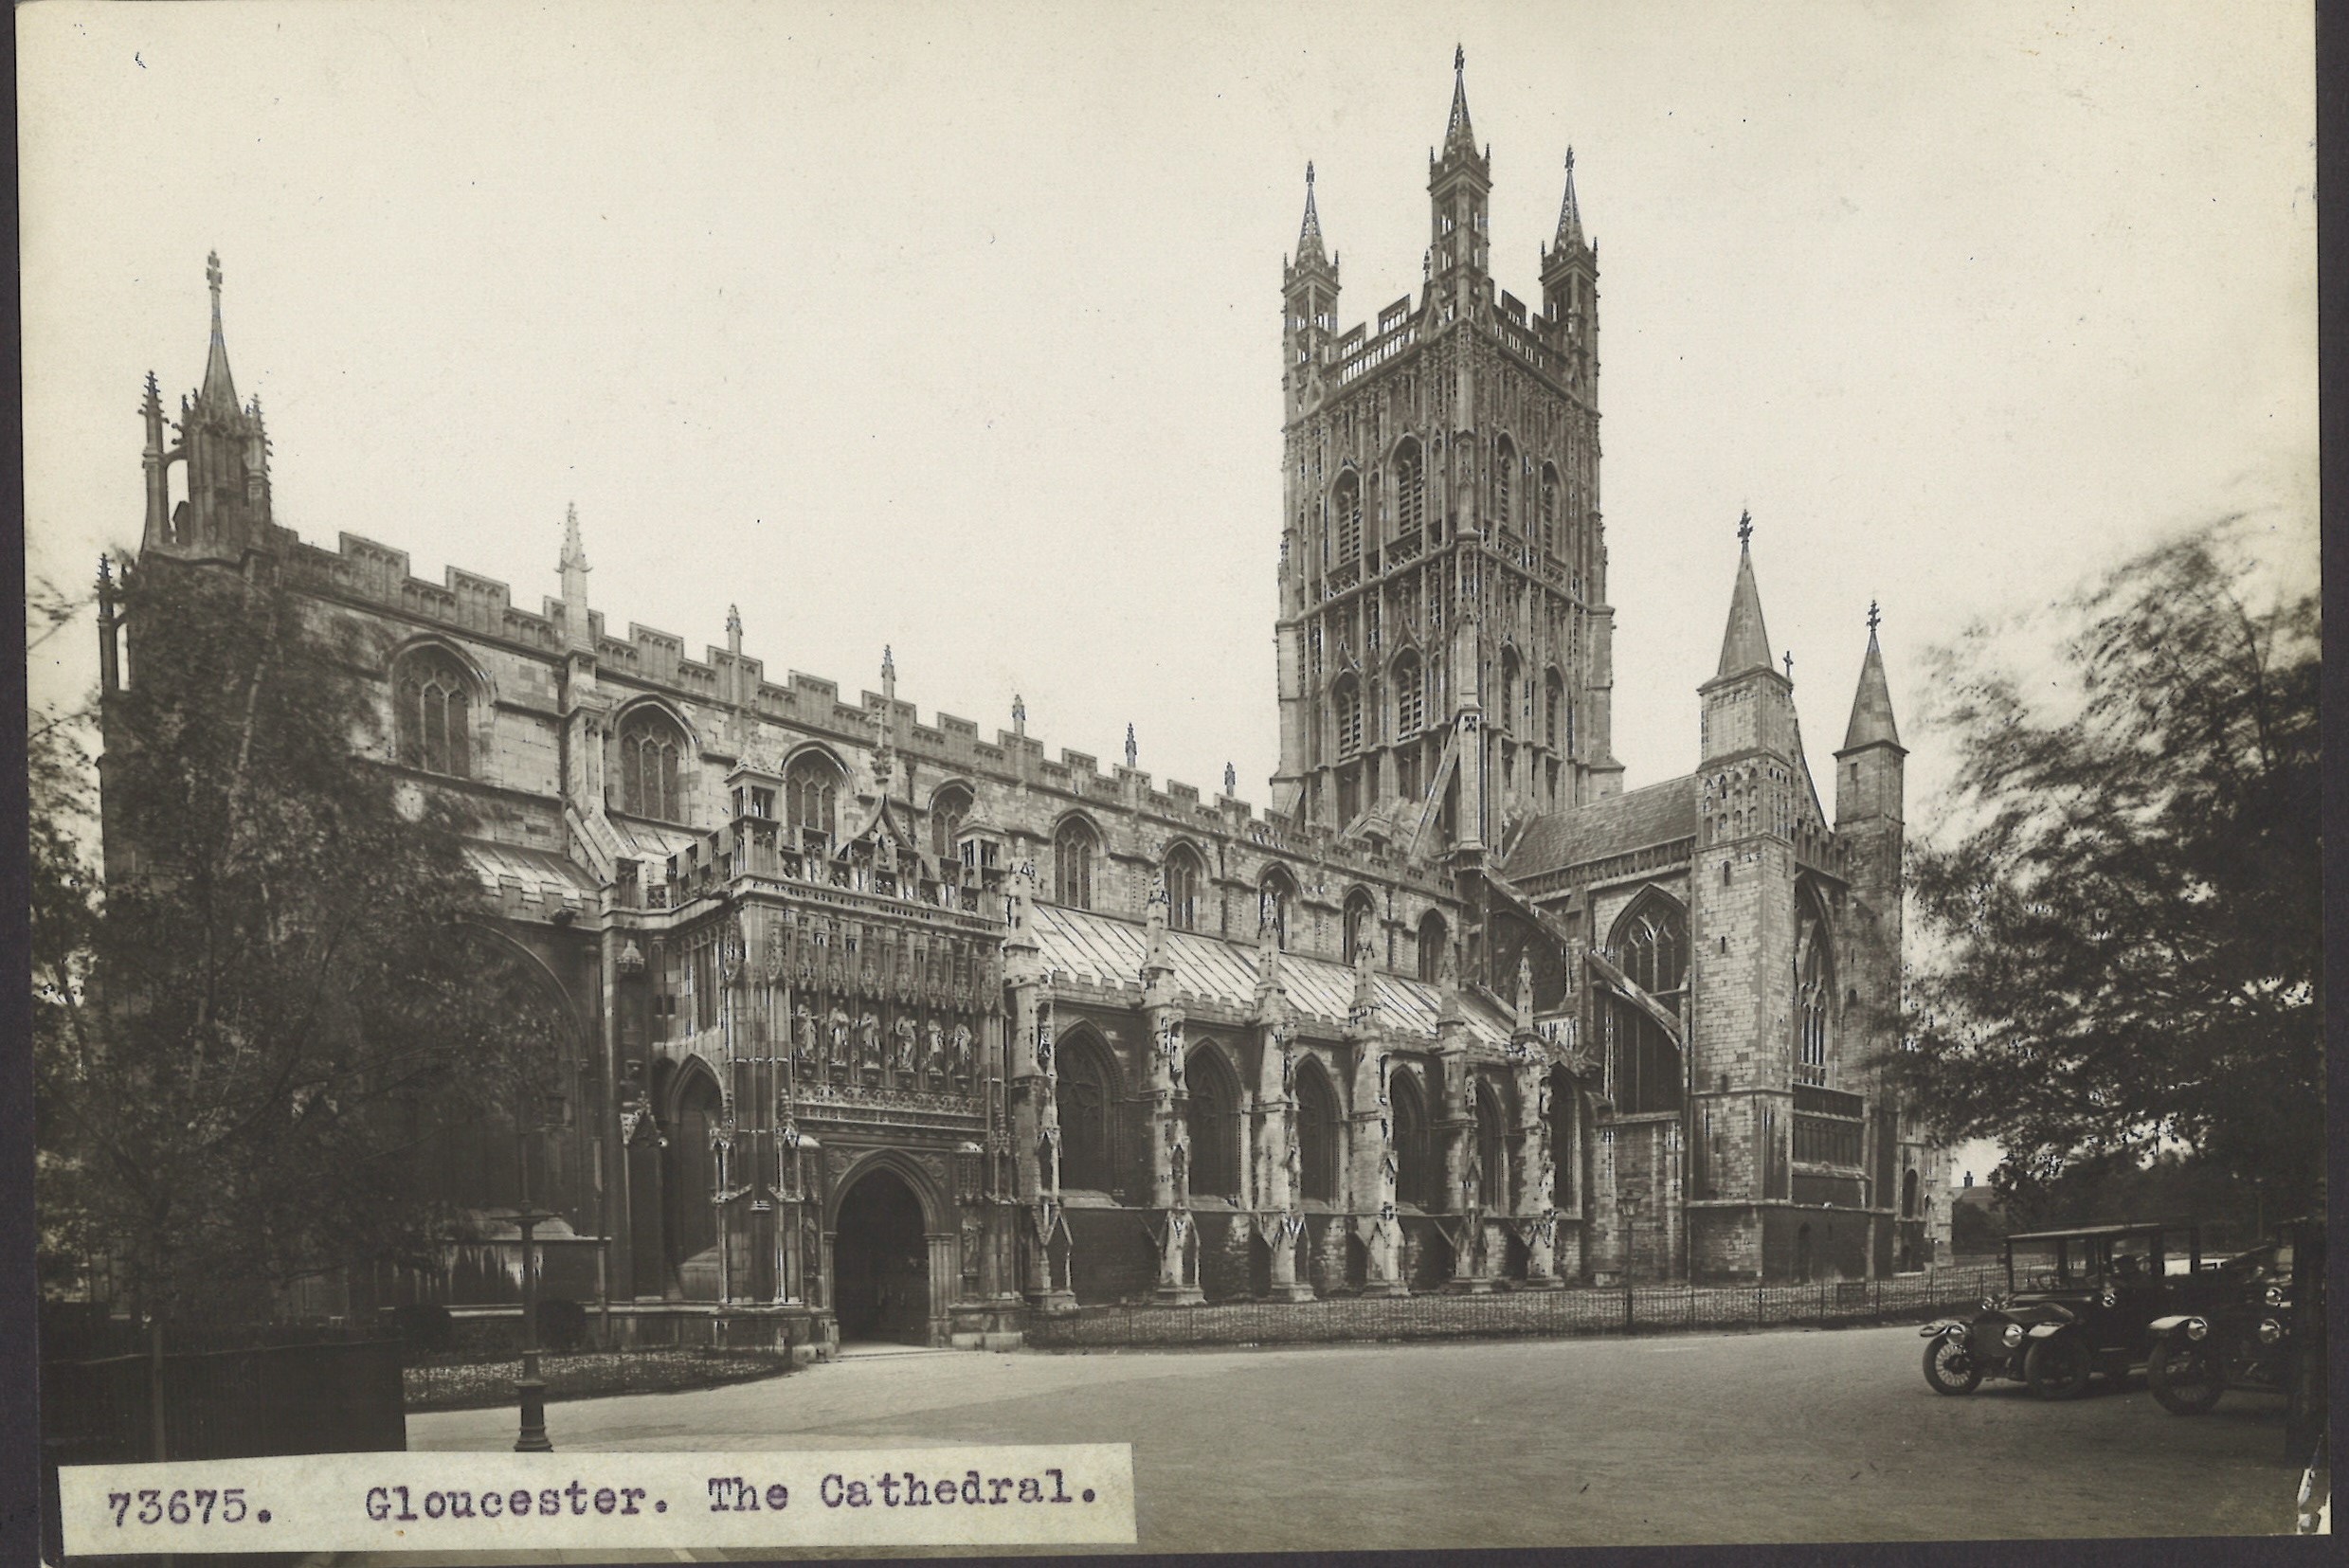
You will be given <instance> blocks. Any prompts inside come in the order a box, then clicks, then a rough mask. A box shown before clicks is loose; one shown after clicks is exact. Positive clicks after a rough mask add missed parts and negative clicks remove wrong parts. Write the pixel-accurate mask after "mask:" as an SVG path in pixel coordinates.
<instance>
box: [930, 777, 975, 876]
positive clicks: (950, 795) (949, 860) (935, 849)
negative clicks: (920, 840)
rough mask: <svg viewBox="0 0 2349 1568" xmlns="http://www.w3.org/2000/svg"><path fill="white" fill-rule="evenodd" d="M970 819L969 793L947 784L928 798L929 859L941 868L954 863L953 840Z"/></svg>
mask: <svg viewBox="0 0 2349 1568" xmlns="http://www.w3.org/2000/svg"><path fill="white" fill-rule="evenodd" d="M969 818H970V791H969V790H967V789H965V788H964V787H963V786H962V785H961V784H949V785H947V786H946V787H945V788H944V789H941V790H940V791H938V793H937V794H935V795H932V796H931V798H930V857H931V859H932V860H934V861H936V862H937V863H938V865H939V866H940V867H941V868H944V867H946V866H949V865H952V864H953V863H954V856H955V847H954V840H955V838H956V836H957V835H959V834H960V833H961V832H962V831H963V823H964V822H966V821H967V820H969Z"/></svg>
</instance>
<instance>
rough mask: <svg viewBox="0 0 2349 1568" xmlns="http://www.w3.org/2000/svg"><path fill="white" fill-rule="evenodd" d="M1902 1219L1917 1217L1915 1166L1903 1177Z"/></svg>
mask: <svg viewBox="0 0 2349 1568" xmlns="http://www.w3.org/2000/svg"><path fill="white" fill-rule="evenodd" d="M1901 1217H1902V1218H1903V1219H1914V1218H1916V1217H1917V1170H1916V1167H1915V1166H1913V1165H1912V1166H1910V1167H1909V1168H1908V1170H1907V1171H1906V1173H1905V1174H1904V1175H1903V1176H1902V1177H1901Z"/></svg>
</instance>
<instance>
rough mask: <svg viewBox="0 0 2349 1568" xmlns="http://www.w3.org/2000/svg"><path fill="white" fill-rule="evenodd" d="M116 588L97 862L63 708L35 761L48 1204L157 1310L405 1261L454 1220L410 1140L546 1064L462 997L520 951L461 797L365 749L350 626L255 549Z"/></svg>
mask: <svg viewBox="0 0 2349 1568" xmlns="http://www.w3.org/2000/svg"><path fill="white" fill-rule="evenodd" d="M120 601H121V606H122V613H123V621H124V623H125V626H126V628H127V630H128V633H129V645H130V650H131V658H130V677H131V678H130V679H129V680H128V682H127V683H126V684H125V685H124V686H123V688H122V689H121V690H120V691H118V692H117V693H115V694H111V695H110V696H108V697H107V698H106V700H105V703H104V709H103V724H102V738H103V744H104V748H105V756H104V762H103V764H102V768H101V771H100V773H99V778H100V781H101V784H100V787H101V791H102V797H103V817H104V846H105V862H106V874H105V875H104V877H103V878H102V879H100V878H97V877H93V876H92V875H91V874H90V873H89V870H88V866H87V859H88V852H87V848H86V845H87V841H88V837H89V835H88V832H87V821H88V813H89V805H90V796H89V788H88V780H89V770H88V763H87V757H86V754H85V753H84V752H82V751H81V749H80V748H77V746H76V745H75V740H74V735H73V732H72V730H71V728H70V727H69V726H65V725H56V726H52V727H51V728H50V730H48V731H47V732H46V734H45V737H43V738H40V739H37V740H36V744H35V747H34V755H33V761H32V768H31V782H32V784H33V834H32V839H33V861H34V874H33V889H32V892H33V911H32V913H33V921H32V925H33V933H34V936H33V959H34V965H35V993H36V997H35V1000H36V1031H35V1042H34V1045H35V1056H34V1059H35V1074H36V1077H35V1091H36V1092H35V1105H36V1119H37V1127H38V1133H37V1136H38V1139H39V1145H40V1151H41V1162H40V1165H39V1172H40V1175H39V1199H40V1203H41V1210H42V1216H43V1221H44V1225H45V1228H46V1231H47V1233H48V1235H49V1236H50V1238H51V1241H52V1244H53V1245H56V1246H63V1247H70V1248H72V1249H74V1250H76V1251H78V1252H79V1253H81V1254H82V1255H85V1256H86V1255H98V1256H102V1257H105V1258H106V1259H108V1260H109V1262H110V1264H111V1265H112V1266H113V1267H114V1269H115V1270H116V1271H117V1274H118V1275H120V1276H123V1277H127V1279H128V1281H129V1282H130V1283H131V1284H132V1285H133V1287H134V1288H135V1289H136V1293H137V1296H138V1299H139V1300H140V1302H141V1303H142V1304H143V1305H144V1306H145V1307H146V1308H147V1309H148V1310H150V1311H151V1312H154V1313H155V1314H157V1315H158V1316H159V1317H162V1318H188V1317H197V1316H221V1315H225V1314H242V1313H249V1312H252V1311H254V1310H256V1309H260V1308H262V1307H265V1304H266V1301H267V1290H268V1288H269V1287H271V1286H273V1285H276V1284H279V1283H281V1282H283V1281H285V1280H288V1279H290V1278H292V1277H294V1276H296V1275H298V1274H301V1273H305V1272H310V1271H317V1270H322V1269H332V1268H334V1267H337V1266H348V1265H353V1264H364V1263H368V1262H371V1261H374V1260H377V1259H381V1258H386V1257H389V1258H395V1259H410V1260H419V1259H421V1258H423V1257H424V1256H425V1250H426V1249H427V1247H428V1246H429V1244H430V1243H431V1241H432V1240H433V1239H434V1238H435V1236H436V1235H439V1234H441V1232H442V1229H443V1221H444V1220H445V1215H444V1214H443V1212H442V1211H441V1209H440V1206H439V1203H438V1199H439V1197H440V1195H439V1193H438V1192H437V1191H436V1185H435V1183H434V1182H433V1181H432V1180H431V1173H430V1171H429V1168H428V1166H429V1162H427V1161H425V1160H422V1159H419V1158H417V1153H418V1149H419V1146H420V1144H421V1142H422V1141H423V1140H424V1139H425V1137H427V1136H428V1135H429V1130H430V1129H431V1128H432V1127H434V1126H440V1125H443V1124H444V1123H446V1122H447V1121H448V1120H450V1119H451V1118H457V1117H465V1116H468V1115H471V1116H475V1117H478V1116H479V1105H478V1103H475V1102H478V1100H479V1098H480V1097H481V1090H480V1088H479V1086H480V1085H482V1084H484V1083H492V1084H504V1083H507V1082H510V1081H511V1080H513V1079H514V1078H515V1076H516V1075H521V1076H524V1077H529V1076H531V1075H533V1074H537V1075H540V1076H544V1075H546V1074H548V1073H549V1072H551V1069H552V1066H553V1064H552V1061H551V1053H550V1052H549V1050H548V1045H549V1042H548V1040H547V1038H546V1031H545V1029H544V1026H543V1020H542V1019H540V1018H535V1017H533V1016H532V1015H531V1014H530V1013H529V1011H528V1010H527V1009H522V1010H517V1009H514V1008H510V1007H505V1006H497V1005H485V1004H484V1003H485V1002H487V1001H488V1000H489V999H491V998H492V997H493V996H495V995H496V994H497V992H498V990H499V989H500V988H501V987H502V986H503V985H504V984H505V983H506V979H505V972H506V970H507V969H508V968H510V967H511V965H510V964H509V963H508V961H507V960H506V959H505V958H504V957H503V955H502V954H501V953H500V952H499V951H498V950H497V943H496V941H495V940H494V939H492V938H490V937H489V936H488V934H487V933H486V931H485V929H484V928H482V927H480V926H479V925H478V924H476V923H475V921H474V916H475V912H476V910H478V908H479V883H478V881H477V880H476V878H475V875H474V874H473V873H472V871H471V870H470V869H469V867H468V865H467V863H466V860H465V857H464V855H463V851H462V843H461V840H462V838H463V835H464V833H465V832H466V831H467V829H468V828H469V827H470V826H471V822H470V819H469V817H468V815H467V813H466V811H465V810H464V809H463V808H462V807H461V805H459V804H457V803H454V802H451V801H449V800H446V799H441V798H424V799H410V800H408V801H407V802H402V801H401V800H400V799H399V797H398V795H397V793H396V792H395V781H394V780H393V778H392V777H391V776H390V775H389V774H388V772H387V771H386V770H385V769H384V768H383V767H381V766H379V765H378V764H377V763H375V762H373V761H371V760H370V755H371V754H373V753H374V752H375V751H376V749H377V748H375V746H374V742H375V740H376V734H377V726H378V722H379V721H378V719H377V715H376V712H375V708H374V704H373V702H372V701H371V700H370V694H368V692H367V691H366V689H365V687H364V686H363V685H362V683H361V682H360V681H358V680H357V679H356V678H354V676H352V670H353V668H354V667H356V666H355V663H354V660H355V658H356V655H357V652H358V651H357V650H356V649H354V648H353V647H352V645H351V643H350V641H349V639H348V637H347V636H345V635H338V634H337V633H335V632H334V631H331V630H330V629H328V628H327V627H326V626H324V625H322V624H321V623H320V622H319V619H318V618H317V617H316V615H315V614H314V613H312V612H310V611H309V610H307V609H305V607H304V605H303V604H302V602H301V600H300V599H299V598H298V596H297V595H295V594H292V593H289V592H286V591H283V590H281V589H280V588H279V587H277V586H274V585H273V584H272V583H271V582H270V581H269V579H268V575H267V573H266V570H265V569H262V570H257V571H255V572H254V573H252V574H249V575H238V574H236V573H234V572H230V571H226V570H223V569H221V568H212V567H201V566H189V565H185V564H181V563H177V562H172V561H168V560H157V561H154V562H151V563H150V564H147V565H144V566H142V567H140V568H138V569H137V570H136V573H135V574H133V573H128V572H126V575H125V578H124V582H123V585H122V589H121V596H120ZM499 1092H501V1093H502V1092H503V1090H499Z"/></svg>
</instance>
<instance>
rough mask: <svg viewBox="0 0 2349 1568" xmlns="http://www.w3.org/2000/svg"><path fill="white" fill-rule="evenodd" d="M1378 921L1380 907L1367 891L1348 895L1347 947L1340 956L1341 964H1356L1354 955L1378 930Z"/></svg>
mask: <svg viewBox="0 0 2349 1568" xmlns="http://www.w3.org/2000/svg"><path fill="white" fill-rule="evenodd" d="M1378 919H1379V909H1378V905H1377V903H1376V902H1375V901H1374V900H1373V899H1372V898H1371V896H1370V893H1369V892H1368V891H1367V890H1366V889H1363V888H1356V889H1355V890H1354V891H1353V892H1350V893H1347V894H1346V946H1345V948H1344V949H1343V950H1342V951H1341V952H1340V953H1339V954H1338V960H1339V962H1340V963H1343V964H1352V963H1353V962H1354V955H1355V954H1356V953H1358V952H1360V951H1361V950H1362V947H1363V944H1364V943H1366V942H1368V941H1369V940H1370V936H1371V933H1372V932H1373V931H1374V930H1376V929H1377V928H1378Z"/></svg>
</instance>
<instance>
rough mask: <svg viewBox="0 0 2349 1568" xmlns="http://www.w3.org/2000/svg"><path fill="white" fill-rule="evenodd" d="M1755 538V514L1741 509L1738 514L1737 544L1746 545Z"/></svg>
mask: <svg viewBox="0 0 2349 1568" xmlns="http://www.w3.org/2000/svg"><path fill="white" fill-rule="evenodd" d="M1753 536H1754V514H1752V513H1750V512H1747V511H1745V510H1744V509H1743V508H1740V509H1739V511H1738V514H1737V542H1738V543H1739V544H1741V545H1742V544H1744V543H1745V542H1746V541H1748V540H1750V539H1751V538H1753Z"/></svg>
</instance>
